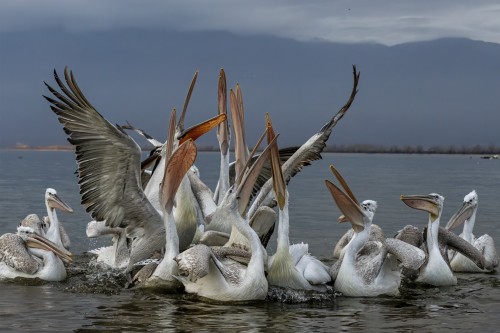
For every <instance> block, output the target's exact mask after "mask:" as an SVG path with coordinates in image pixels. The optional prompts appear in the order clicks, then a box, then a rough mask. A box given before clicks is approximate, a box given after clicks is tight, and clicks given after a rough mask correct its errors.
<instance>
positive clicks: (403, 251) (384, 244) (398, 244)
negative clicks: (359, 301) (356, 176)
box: [325, 166, 425, 296]
mask: <svg viewBox="0 0 500 333" xmlns="http://www.w3.org/2000/svg"><path fill="white" fill-rule="evenodd" d="M331 169H332V171H333V172H334V174H335V176H336V177H337V178H338V180H339V181H340V183H341V185H342V187H343V188H344V189H345V190H346V192H347V193H348V194H346V193H344V192H343V191H342V190H341V189H340V188H338V187H337V186H336V185H335V184H333V183H332V182H330V181H328V180H326V181H325V182H326V186H327V188H328V189H329V190H330V192H331V194H332V196H333V199H334V200H335V203H336V204H337V206H338V207H339V209H340V210H341V211H342V213H343V214H344V216H342V217H341V218H340V221H341V222H345V221H346V220H347V221H349V222H350V223H351V225H352V228H353V230H354V232H355V234H354V236H353V237H352V239H351V240H350V242H349V243H348V244H347V246H346V247H345V252H344V255H343V257H342V258H341V259H339V262H338V265H339V266H340V267H338V271H337V272H335V275H336V279H335V284H334V288H335V290H337V291H340V292H342V293H343V294H344V295H346V296H377V295H382V294H386V295H398V294H399V285H400V283H401V276H400V271H399V268H398V265H397V263H396V261H395V259H398V260H399V261H401V262H402V264H403V265H404V266H410V267H412V268H414V269H416V268H418V267H420V265H422V263H423V262H424V260H425V253H424V252H423V251H422V250H420V249H418V248H416V247H414V246H412V245H409V244H407V243H404V242H402V241H399V240H396V239H390V238H388V239H385V240H380V241H369V237H370V229H371V226H372V220H373V216H374V215H375V211H376V209H377V203H376V202H375V201H373V200H365V201H363V202H362V203H361V204H359V203H358V201H357V200H356V199H355V197H354V195H353V194H352V192H351V191H350V189H349V187H348V186H347V184H346V183H345V181H344V180H343V178H342V177H341V176H340V174H339V173H338V172H337V171H336V170H335V169H334V168H333V166H331ZM388 254H392V255H393V256H389V255H388ZM336 264H337V263H336ZM334 266H335V265H334ZM332 268H333V267H332Z"/></svg>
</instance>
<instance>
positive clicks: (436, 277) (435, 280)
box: [401, 193, 484, 286]
mask: <svg viewBox="0 0 500 333" xmlns="http://www.w3.org/2000/svg"><path fill="white" fill-rule="evenodd" d="M401 200H402V201H403V202H404V203H405V204H406V205H407V206H408V207H410V208H414V209H418V210H423V211H425V212H427V213H429V222H428V226H427V232H426V235H425V246H426V250H427V261H426V263H425V264H424V265H422V266H421V267H420V269H419V272H418V277H417V278H416V282H423V283H427V284H431V285H434V286H452V285H456V284H457V278H456V277H455V275H454V274H453V272H452V270H451V267H450V265H449V263H448V257H447V255H446V253H445V256H444V257H443V254H442V252H441V249H440V246H439V241H440V239H439V236H441V237H445V239H442V242H443V243H447V244H448V245H451V246H452V247H454V248H455V249H457V250H458V251H460V252H461V253H464V254H466V255H467V256H468V257H469V258H471V259H473V260H474V261H475V262H476V264H477V265H479V266H480V267H481V268H482V267H484V257H483V256H482V255H481V253H480V252H479V251H478V250H477V249H475V248H474V247H473V246H472V245H470V244H469V243H467V242H466V241H464V240H462V239H460V238H459V237H457V236H454V234H453V233H451V232H446V230H445V229H442V228H441V229H440V228H439V222H440V219H441V213H442V211H443V202H444V197H443V196H441V195H439V194H437V193H431V194H428V195H402V196H401ZM445 252H446V250H445Z"/></svg>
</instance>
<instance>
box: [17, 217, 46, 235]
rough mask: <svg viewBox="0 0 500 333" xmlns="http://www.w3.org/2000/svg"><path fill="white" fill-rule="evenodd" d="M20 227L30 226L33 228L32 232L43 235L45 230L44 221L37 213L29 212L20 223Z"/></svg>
mask: <svg viewBox="0 0 500 333" xmlns="http://www.w3.org/2000/svg"><path fill="white" fill-rule="evenodd" d="M19 227H28V228H31V230H32V232H33V233H35V234H37V235H41V234H42V230H43V224H42V221H40V218H39V217H38V215H36V214H29V215H28V216H26V217H25V218H24V219H23V220H22V221H21V222H20V223H19Z"/></svg>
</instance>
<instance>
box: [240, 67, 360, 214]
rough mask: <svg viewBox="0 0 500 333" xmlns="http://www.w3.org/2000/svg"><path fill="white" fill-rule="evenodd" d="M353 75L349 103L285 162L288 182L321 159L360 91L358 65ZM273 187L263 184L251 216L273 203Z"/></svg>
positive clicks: (267, 183)
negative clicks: (257, 210)
mask: <svg viewBox="0 0 500 333" xmlns="http://www.w3.org/2000/svg"><path fill="white" fill-rule="evenodd" d="M353 76H354V83H353V87H352V91H351V95H350V96H349V99H348V101H347V103H346V104H345V105H344V106H343V107H342V108H341V109H340V110H339V111H338V112H337V113H336V114H335V115H334V116H333V117H332V118H331V119H330V120H329V121H328V122H327V123H326V124H325V125H324V126H323V127H322V128H321V129H320V130H319V132H317V133H316V134H314V135H313V136H312V137H311V138H310V139H309V140H307V141H306V143H304V144H303V145H302V146H300V148H299V149H297V151H296V152H295V153H294V154H293V155H292V156H291V157H290V158H289V159H288V160H287V161H286V162H285V163H284V164H283V166H282V170H283V177H284V178H285V182H286V183H287V184H288V182H289V181H290V179H291V178H292V177H293V176H295V175H296V174H297V173H298V172H300V171H301V170H302V168H304V167H305V166H307V165H310V164H311V162H313V161H316V160H319V159H321V152H322V151H323V149H325V147H326V141H327V140H328V139H329V138H330V134H331V133H332V130H333V127H334V126H335V125H336V124H337V122H338V121H339V120H340V119H342V117H343V116H344V114H345V113H346V112H347V110H349V108H350V106H351V104H352V102H353V101H354V98H355V97H356V93H357V92H358V89H357V87H358V81H359V72H357V70H356V66H353ZM272 187H273V184H272V180H268V181H267V182H266V183H265V184H264V185H263V186H262V188H261V190H260V192H259V194H258V195H257V197H256V198H255V200H254V203H253V204H252V207H251V208H250V210H249V214H248V215H249V216H252V215H253V214H254V213H255V211H256V209H257V208H258V207H260V206H262V205H266V206H267V205H270V204H271V202H272V200H273V196H272V195H269V194H270V192H271V191H272Z"/></svg>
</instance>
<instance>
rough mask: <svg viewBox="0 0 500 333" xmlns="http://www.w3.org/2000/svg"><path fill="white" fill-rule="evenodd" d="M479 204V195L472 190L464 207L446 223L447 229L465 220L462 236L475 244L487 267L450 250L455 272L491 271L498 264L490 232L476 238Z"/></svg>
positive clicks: (451, 263)
mask: <svg viewBox="0 0 500 333" xmlns="http://www.w3.org/2000/svg"><path fill="white" fill-rule="evenodd" d="M477 206H478V196H477V193H476V191H472V192H470V193H469V194H467V195H466V196H465V197H464V202H463V205H462V207H461V208H460V209H459V210H458V211H457V212H456V213H455V214H454V216H453V217H452V218H451V219H450V221H449V222H448V224H447V225H446V229H453V228H455V227H456V226H458V225H459V224H460V223H461V222H463V223H464V228H463V231H462V233H461V234H460V237H461V238H463V239H465V240H466V241H467V242H469V243H470V244H472V245H474V247H475V248H476V249H478V250H479V251H480V252H481V253H482V254H483V256H484V259H485V268H484V269H480V268H479V267H478V266H477V265H476V264H475V263H474V262H472V261H471V260H470V259H468V258H467V257H465V256H464V255H463V254H460V253H457V252H455V251H450V254H451V256H450V266H451V269H452V270H453V271H455V272H491V271H493V270H494V269H495V268H496V267H497V266H498V257H497V252H496V248H495V243H494V241H493V238H492V237H491V236H490V235H488V234H484V235H482V236H481V237H479V238H476V237H475V236H474V234H473V233H472V230H473V229H474V224H475V222H476V213H477Z"/></svg>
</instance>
